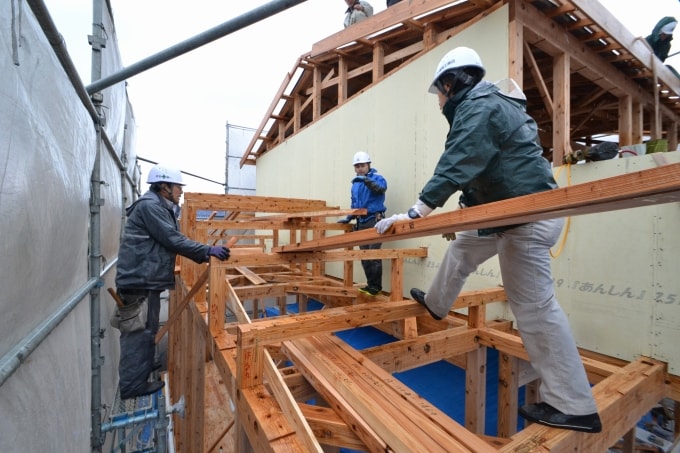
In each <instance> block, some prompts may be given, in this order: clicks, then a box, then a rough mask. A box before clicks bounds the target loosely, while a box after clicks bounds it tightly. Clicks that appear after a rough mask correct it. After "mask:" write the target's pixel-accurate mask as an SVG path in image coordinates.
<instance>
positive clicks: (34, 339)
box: [0, 277, 101, 387]
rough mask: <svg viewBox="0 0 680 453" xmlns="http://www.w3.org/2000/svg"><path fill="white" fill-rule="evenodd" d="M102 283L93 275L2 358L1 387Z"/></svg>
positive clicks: (0, 367) (0, 369)
mask: <svg viewBox="0 0 680 453" xmlns="http://www.w3.org/2000/svg"><path fill="white" fill-rule="evenodd" d="M98 285H101V278H99V277H93V278H91V279H89V280H88V281H87V283H86V284H85V286H83V287H82V288H80V289H79V290H78V292H76V293H75V294H74V295H73V296H72V297H71V298H70V299H69V300H67V301H66V303H65V304H64V305H62V306H61V307H60V308H59V309H58V310H57V311H55V312H54V313H53V314H52V316H50V317H49V318H47V319H45V320H44V321H43V322H42V323H41V324H40V325H38V326H37V327H36V328H35V329H33V330H32V331H31V332H30V333H29V334H28V335H26V336H25V337H24V338H23V339H22V340H21V341H20V342H19V343H17V344H16V346H14V347H13V348H12V349H11V350H10V351H9V352H7V353H6V354H5V355H4V356H3V357H2V360H0V387H2V385H3V384H4V383H5V382H6V381H7V379H9V377H10V376H11V375H12V374H13V373H14V372H15V371H16V370H17V369H18V368H19V367H20V366H21V364H22V363H24V361H25V360H26V359H27V358H28V357H29V356H30V355H31V354H32V353H33V351H35V350H36V349H37V348H38V346H39V345H40V343H42V342H43V340H44V339H45V338H47V336H48V335H49V334H50V333H51V332H52V331H53V330H54V329H55V328H56V327H57V326H58V325H59V324H60V323H61V322H62V321H63V320H64V319H66V316H68V314H69V313H71V311H72V310H73V309H74V308H75V307H76V306H77V305H78V303H79V302H80V301H81V300H83V299H84V298H85V296H87V295H88V294H89V292H90V291H91V290H92V288H94V287H96V286H98Z"/></svg>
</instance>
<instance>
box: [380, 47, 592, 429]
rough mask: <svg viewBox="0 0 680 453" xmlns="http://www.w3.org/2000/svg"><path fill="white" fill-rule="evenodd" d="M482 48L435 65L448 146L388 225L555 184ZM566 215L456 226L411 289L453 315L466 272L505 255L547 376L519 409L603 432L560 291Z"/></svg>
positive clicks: (529, 340)
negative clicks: (490, 72) (557, 252)
mask: <svg viewBox="0 0 680 453" xmlns="http://www.w3.org/2000/svg"><path fill="white" fill-rule="evenodd" d="M485 73H486V70H485V68H484V65H483V64H482V60H481V59H480V57H479V55H478V54H477V52H475V51H474V50H472V49H470V48H467V47H457V48H455V49H453V50H451V51H449V52H448V53H447V54H446V55H445V56H444V58H442V60H441V61H440V63H439V65H438V66H437V68H436V71H435V74H434V78H433V80H432V83H431V84H430V87H429V92H430V93H433V94H436V95H437V99H438V101H439V107H440V109H441V111H442V113H443V114H444V116H445V117H446V119H447V120H448V122H449V126H450V130H449V132H448V134H447V137H446V142H445V149H444V152H443V153H442V155H441V156H440V158H439V162H438V163H437V166H436V168H435V170H434V175H433V176H432V177H431V178H430V180H429V181H428V182H427V183H426V184H425V187H423V189H422V191H421V192H420V195H419V197H418V199H417V201H416V202H415V204H414V205H413V206H412V207H411V209H409V210H408V213H405V214H395V215H394V216H392V217H390V218H388V219H384V220H382V221H381V222H378V224H377V225H376V230H377V231H378V232H379V233H380V234H383V233H385V232H386V231H387V230H388V229H389V228H390V227H391V226H392V224H393V223H394V222H396V221H400V220H405V219H410V220H411V221H413V219H418V218H421V217H425V216H427V215H428V214H430V213H431V212H432V210H434V209H435V208H437V207H441V206H443V205H444V203H445V202H446V201H447V199H448V198H449V197H450V196H451V195H453V194H454V192H456V191H461V192H462V195H461V196H460V199H459V204H460V207H462V208H465V207H468V206H478V205H482V204H485V203H491V202H494V201H499V200H505V199H509V198H514V197H518V196H521V195H527V194H532V193H537V192H542V191H549V190H552V189H554V188H556V187H557V184H556V182H555V180H554V178H553V175H552V171H551V168H550V164H549V163H548V161H547V160H546V159H545V158H543V157H542V151H543V150H542V148H541V146H540V145H539V142H538V133H537V127H536V123H535V121H534V120H533V119H532V118H531V117H530V116H529V115H527V113H526V110H525V104H526V98H525V97H524V94H523V93H522V92H521V90H519V87H516V85H515V87H516V90H515V91H514V93H513V95H512V97H511V96H510V94H509V93H508V94H505V93H503V92H501V91H500V89H499V88H498V86H496V85H494V84H491V83H489V82H486V81H484V80H482V79H483V77H484V75H485ZM562 226H563V219H553V220H542V221H537V222H528V223H524V224H519V225H507V226H501V227H496V228H489V229H484V230H479V231H463V232H458V233H456V238H455V239H454V240H453V241H451V242H450V244H449V247H448V250H447V252H446V254H445V256H444V258H443V260H442V263H441V266H440V267H439V269H438V270H437V273H436V274H435V277H434V280H433V281H432V283H431V284H430V287H429V290H428V292H427V293H425V292H424V291H422V290H420V289H418V288H413V289H411V296H412V297H413V299H415V300H416V301H418V302H419V303H420V304H422V305H424V306H425V307H426V308H427V310H428V312H429V313H430V314H431V316H432V317H433V318H435V319H443V318H445V317H446V316H447V315H448V313H449V310H450V309H451V306H452V305H453V302H454V301H455V300H456V298H457V297H458V295H459V293H460V291H461V290H462V289H463V285H464V284H465V281H466V279H467V277H468V276H469V275H470V274H471V273H472V272H474V271H475V270H476V269H477V266H479V265H480V264H482V263H483V262H484V261H486V260H487V259H489V258H491V257H493V256H495V255H498V260H499V263H500V268H501V274H502V278H503V285H504V288H505V292H506V294H507V297H508V303H509V304H510V308H511V309H512V312H513V314H514V316H515V319H516V321H517V328H518V330H519V333H520V335H521V337H522V340H523V343H524V347H525V348H526V350H527V353H528V354H529V359H530V360H531V364H532V366H533V367H534V369H535V370H536V372H537V373H538V375H539V376H540V378H541V389H540V396H541V400H542V401H541V402H540V403H538V404H528V405H524V406H523V407H522V408H521V409H520V415H522V416H523V417H524V418H526V419H527V420H530V421H532V422H536V423H540V424H543V425H548V426H552V427H558V428H564V429H571V430H577V431H583V432H588V433H597V432H600V431H601V430H602V425H601V421H600V417H599V415H598V413H597V406H596V405H595V400H594V398H593V395H592V391H591V388H590V384H589V382H588V378H587V376H586V373H585V370H584V368H583V363H582V362H581V358H580V356H579V353H578V350H577V348H576V342H575V340H574V338H573V336H572V333H571V331H570V328H569V323H568V320H567V318H566V316H565V314H564V312H563V311H562V308H561V307H560V305H559V304H558V302H557V300H556V298H555V291H554V285H553V279H552V275H551V270H550V247H552V246H553V245H554V244H555V243H556V242H557V240H558V238H559V236H560V232H561V230H562Z"/></svg>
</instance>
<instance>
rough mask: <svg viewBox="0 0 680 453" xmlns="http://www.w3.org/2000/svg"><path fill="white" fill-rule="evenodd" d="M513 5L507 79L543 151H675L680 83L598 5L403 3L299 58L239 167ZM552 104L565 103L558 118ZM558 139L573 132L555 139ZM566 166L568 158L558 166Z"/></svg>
mask: <svg viewBox="0 0 680 453" xmlns="http://www.w3.org/2000/svg"><path fill="white" fill-rule="evenodd" d="M506 4H508V5H510V24H509V25H510V27H509V29H510V36H509V42H508V48H509V61H508V67H509V74H508V77H512V78H514V79H515V80H517V81H518V82H519V83H520V84H521V85H522V88H523V90H524V92H525V94H526V96H527V110H528V112H529V113H530V114H531V115H532V117H534V118H535V119H536V121H537V123H538V125H539V129H540V130H541V131H542V134H541V142H542V144H543V146H544V147H546V148H557V152H556V153H557V154H559V153H561V154H560V157H561V155H563V154H564V153H565V152H568V151H569V149H568V148H569V146H571V147H574V146H575V145H574V144H575V143H576V142H577V141H578V142H579V143H581V144H582V143H588V144H593V143H596V142H597V139H596V138H595V137H598V136H600V135H611V134H614V135H615V134H617V133H618V134H620V144H621V145H628V144H633V143H640V142H641V141H642V138H643V135H644V134H651V136H652V138H667V139H668V140H669V146H670V149H675V148H676V146H677V143H678V141H677V123H678V122H679V121H680V116H679V115H680V104H679V103H678V102H677V96H678V95H679V94H680V80H679V79H678V78H677V77H676V76H675V75H674V74H672V72H671V71H670V70H669V69H668V68H666V67H665V66H664V65H663V63H662V62H661V61H660V60H658V59H657V58H656V57H654V55H653V53H652V52H651V49H650V48H649V46H647V45H646V42H645V41H644V39H643V38H641V37H636V36H632V35H631V33H630V32H628V31H627V30H626V29H625V28H624V27H623V25H622V24H621V23H620V22H619V21H618V20H617V19H616V18H615V17H614V16H613V15H612V14H611V13H610V12H609V11H607V10H606V9H604V8H603V7H602V5H600V4H599V3H598V2H593V1H589V0H571V1H563V0H553V1H546V0H535V1H529V0H506V1H500V0H499V1H494V0H489V1H463V2H451V1H443V0H437V1H431V0H430V1H424V0H420V1H411V2H400V3H398V4H397V5H395V6H392V7H390V8H388V9H386V10H384V11H381V12H380V13H378V14H375V15H374V16H373V17H371V18H369V19H367V20H365V21H363V22H361V23H360V24H357V25H355V26H353V27H348V28H346V29H344V30H341V31H339V32H338V33H335V34H333V35H331V36H329V37H328V38H326V39H324V40H322V41H320V42H318V43H316V44H314V46H313V47H312V51H311V52H309V53H306V54H304V55H302V56H301V57H300V58H299V59H298V60H297V61H296V63H295V65H294V67H293V69H292V70H291V71H290V72H289V73H288V74H286V76H285V78H284V81H283V83H282V86H281V88H280V89H279V91H278V93H277V95H276V96H275V98H274V99H273V100H272V103H271V105H270V107H269V109H268V111H267V113H266V114H265V117H264V118H263V120H262V122H261V124H260V126H259V127H258V129H257V132H256V133H255V136H254V137H253V139H252V141H251V142H250V144H249V145H248V147H247V149H246V152H245V153H244V155H243V158H242V159H241V165H246V164H248V165H255V164H256V161H257V159H258V158H259V157H260V156H262V155H263V154H264V153H266V152H268V151H270V150H273V149H274V148H276V146H277V145H279V144H280V143H282V142H284V141H285V140H287V139H288V138H290V137H292V136H293V135H295V134H297V133H298V132H300V131H302V130H303V129H304V128H305V127H306V126H308V125H310V124H313V123H314V122H316V121H317V120H319V119H320V118H322V117H324V115H326V114H328V113H329V112H332V111H334V110H335V109H336V108H338V107H340V106H341V105H342V104H343V103H345V102H346V101H347V100H349V99H351V98H352V97H353V96H357V95H359V94H360V93H362V92H363V91H365V90H366V89H367V88H368V87H370V86H371V85H373V84H376V83H380V82H381V81H382V80H383V79H384V78H385V77H389V75H390V74H391V73H393V72H394V71H397V70H398V69H399V68H401V67H403V66H405V65H408V64H412V63H414V62H415V60H416V59H417V58H418V57H419V56H420V55H422V54H423V53H425V52H427V51H428V50H430V49H432V48H434V47H436V46H437V45H439V44H441V43H442V42H444V41H446V40H447V39H448V38H450V37H451V36H453V35H455V34H456V33H458V32H460V30H462V29H465V28H467V27H471V26H474V25H475V24H476V23H477V22H479V21H480V20H481V19H482V18H483V17H485V16H486V15H488V14H490V13H491V12H492V11H495V10H496V9H498V8H499V7H501V6H503V5H506ZM560 65H561V66H560ZM560 67H561V68H562V70H561V71H558V72H557V73H556V71H555V69H556V68H560ZM525 68H526V70H525ZM559 74H562V77H561V79H560V78H557V77H558V76H559ZM284 93H285V94H284ZM555 98H558V99H563V100H564V102H563V103H561V104H560V106H561V107H564V110H563V111H561V112H560V116H559V117H556V116H555V111H554V109H553V105H554V103H555ZM645 112H646V113H647V114H646V115H643V113H645ZM565 126H566V128H564V127H565ZM664 127H666V129H664ZM561 131H567V132H566V133H565V134H564V135H563V136H562V137H561V139H559V140H557V141H556V140H555V135H556V134H559V133H561ZM567 145H569V146H567ZM549 157H552V156H549ZM560 163H561V158H560V159H558V160H557V161H556V162H555V164H556V165H559V164H560Z"/></svg>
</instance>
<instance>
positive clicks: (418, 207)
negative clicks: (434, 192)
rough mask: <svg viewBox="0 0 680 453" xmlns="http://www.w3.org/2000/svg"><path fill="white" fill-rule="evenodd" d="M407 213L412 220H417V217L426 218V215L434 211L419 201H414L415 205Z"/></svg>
mask: <svg viewBox="0 0 680 453" xmlns="http://www.w3.org/2000/svg"><path fill="white" fill-rule="evenodd" d="M408 211H409V212H408V213H409V216H410V217H411V218H412V219H417V218H418V217H427V215H428V214H429V213H431V212H432V211H434V209H432V208H431V207H429V206H428V205H426V204H425V203H423V202H422V201H420V199H418V201H416V204H414V205H413V206H411V209H409V210H408ZM414 214H415V215H414Z"/></svg>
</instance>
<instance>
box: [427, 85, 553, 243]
mask: <svg viewBox="0 0 680 453" xmlns="http://www.w3.org/2000/svg"><path fill="white" fill-rule="evenodd" d="M443 113H444V116H445V117H446V119H447V120H448V122H449V125H450V126H451V129H450V131H449V133H448V136H447V137H446V144H445V147H444V152H443V153H442V155H441V156H440V158H439V162H438V163H437V166H436V168H435V170H434V175H433V176H432V177H431V178H430V180H429V181H428V182H427V184H425V187H424V188H423V190H422V192H421V193H420V196H419V198H420V200H422V201H423V202H424V203H425V204H427V205H429V206H430V207H431V208H435V207H441V206H443V205H444V203H446V201H447V200H448V198H449V197H450V196H451V195H453V194H454V193H455V192H456V191H458V190H461V191H462V195H461V197H460V202H461V203H463V204H465V205H466V206H476V205H480V204H484V203H491V202H494V201H499V200H505V199H509V198H514V197H519V196H522V195H528V194H532V193H536V192H542V191H546V190H552V189H554V188H556V187H557V183H556V182H555V179H554V178H553V174H552V169H551V167H550V163H549V162H548V161H547V160H546V159H545V158H544V157H543V155H542V154H543V149H542V148H541V146H540V144H539V142H538V132H537V128H536V122H535V121H534V120H533V118H531V117H530V116H529V115H528V114H527V113H526V110H525V102H524V101H523V100H519V99H515V98H510V97H508V96H505V95H504V94H502V93H501V92H500V90H499V88H498V87H497V86H495V85H493V84H491V83H489V82H486V81H482V82H480V83H478V84H477V85H475V86H474V87H473V88H472V89H467V90H461V91H460V92H458V93H456V94H455V95H454V96H453V97H451V98H450V99H449V100H448V101H447V102H446V104H445V105H444V109H443ZM503 229H507V227H506V228H500V229H493V230H485V231H480V233H481V234H489V233H491V232H495V231H502V230H503Z"/></svg>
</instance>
